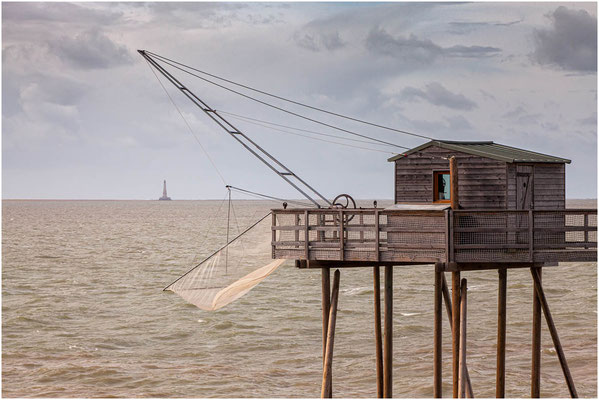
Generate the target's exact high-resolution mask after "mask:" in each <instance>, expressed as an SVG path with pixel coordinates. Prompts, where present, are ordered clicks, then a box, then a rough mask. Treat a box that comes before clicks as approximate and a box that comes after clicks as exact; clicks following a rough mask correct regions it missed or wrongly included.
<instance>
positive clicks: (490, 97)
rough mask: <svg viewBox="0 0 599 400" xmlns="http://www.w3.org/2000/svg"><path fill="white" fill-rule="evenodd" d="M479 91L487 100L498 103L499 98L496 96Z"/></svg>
mask: <svg viewBox="0 0 599 400" xmlns="http://www.w3.org/2000/svg"><path fill="white" fill-rule="evenodd" d="M479 91H480V93H481V94H482V95H483V97H484V98H485V99H490V100H494V101H497V98H496V97H495V96H493V94H491V93H489V92H487V91H486V90H483V89H480V90H479Z"/></svg>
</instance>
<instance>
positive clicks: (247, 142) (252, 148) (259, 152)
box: [138, 50, 333, 208]
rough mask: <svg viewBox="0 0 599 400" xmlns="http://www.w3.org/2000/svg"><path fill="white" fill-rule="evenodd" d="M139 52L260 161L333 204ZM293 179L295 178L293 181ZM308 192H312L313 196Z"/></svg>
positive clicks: (303, 189)
mask: <svg viewBox="0 0 599 400" xmlns="http://www.w3.org/2000/svg"><path fill="white" fill-rule="evenodd" d="M138 53H139V54H141V56H142V57H143V58H145V59H146V61H148V63H149V64H150V66H152V67H154V68H155V69H156V70H157V71H158V72H160V73H161V74H162V75H163V76H164V77H165V78H166V79H167V80H168V81H169V82H170V83H172V84H173V86H175V87H176V88H177V89H179V91H181V93H183V94H184V95H185V96H186V97H187V98H188V99H189V100H191V102H192V103H193V104H195V105H196V106H197V107H199V108H200V109H201V110H202V111H203V112H204V113H205V114H206V115H208V117H210V118H211V119H212V120H213V121H214V122H216V124H217V125H218V126H220V127H221V128H222V129H223V130H225V132H227V133H228V134H229V135H230V136H231V137H233V139H235V140H237V141H238V142H239V143H240V144H241V145H242V146H243V147H245V148H246V149H247V150H248V151H249V152H250V153H252V154H253V155H254V156H256V157H257V158H258V159H259V160H260V161H262V162H263V163H264V164H266V166H267V167H269V168H270V169H271V170H273V171H274V172H275V173H276V174H277V175H279V176H280V177H281V178H283V180H285V181H286V182H287V183H289V184H290V185H291V186H292V187H293V188H295V189H296V190H297V191H298V192H300V193H301V194H302V195H303V196H304V197H306V198H307V199H308V200H310V201H311V202H312V203H314V205H316V207H318V208H320V204H318V202H317V201H316V200H314V198H313V197H319V198H320V199H322V200H324V202H325V203H326V204H328V205H329V206H332V205H333V204H332V203H331V202H330V201H329V200H328V199H327V198H326V197H324V196H323V195H321V194H320V193H319V192H318V191H317V190H316V189H314V188H313V187H312V186H310V185H309V184H308V183H306V182H305V181H304V180H303V179H301V178H300V177H299V176H297V175H296V174H295V173H294V172H292V171H291V170H290V169H289V168H287V167H286V166H285V165H283V163H281V162H280V161H279V160H277V159H276V158H275V157H273V156H272V155H271V154H270V153H268V152H267V151H266V150H265V149H263V148H262V147H260V146H259V145H258V144H257V143H256V142H254V141H253V140H252V139H250V138H249V137H248V136H246V135H245V134H244V133H243V132H242V131H241V130H240V129H238V128H236V127H235V126H234V125H233V124H231V123H230V122H229V121H228V120H227V119H225V118H224V117H223V116H222V115H220V114H219V113H218V112H217V111H216V110H215V109H213V108H211V107H210V106H209V105H208V104H206V103H205V102H204V101H203V100H201V99H200V98H199V97H198V96H197V95H196V94H195V93H193V92H192V91H191V90H189V89H188V88H187V87H186V86H185V85H183V84H182V83H181V82H180V81H179V80H178V79H177V78H175V77H174V76H173V75H172V74H171V73H170V72H168V71H167V70H166V69H164V67H162V66H161V65H160V64H159V63H158V61H157V60H155V59H154V58H153V57H152V56H151V55H150V54H148V52H146V51H145V50H138ZM291 179H294V180H295V182H294V181H292V180H291ZM306 192H311V193H312V196H311V195H309V194H308V193H306Z"/></svg>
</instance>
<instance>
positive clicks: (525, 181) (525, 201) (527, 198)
mask: <svg viewBox="0 0 599 400" xmlns="http://www.w3.org/2000/svg"><path fill="white" fill-rule="evenodd" d="M532 180H533V170H532V166H530V165H518V166H516V208H517V209H518V210H531V209H532V208H533V193H532Z"/></svg>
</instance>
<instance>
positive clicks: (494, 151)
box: [388, 140, 571, 164]
mask: <svg viewBox="0 0 599 400" xmlns="http://www.w3.org/2000/svg"><path fill="white" fill-rule="evenodd" d="M429 146H439V147H441V148H444V149H448V150H455V151H460V152H463V153H468V154H473V155H476V156H480V157H487V158H492V159H495V160H499V161H505V162H508V163H537V162H538V163H559V164H562V163H567V164H570V163H571V161H570V160H568V159H566V158H561V157H555V156H550V155H548V154H541V153H537V152H534V151H530V150H524V149H518V148H516V147H511V146H506V145H503V144H499V143H493V142H490V141H489V142H458V141H450V140H431V141H430V142H428V143H425V144H423V145H421V146H418V147H415V148H413V149H411V150H408V151H406V152H405V153H402V154H398V155H396V156H394V157H391V158H389V160H388V161H395V160H398V159H400V158H402V157H405V156H407V155H409V154H412V153H416V152H418V151H420V150H422V149H425V148H427V147H429Z"/></svg>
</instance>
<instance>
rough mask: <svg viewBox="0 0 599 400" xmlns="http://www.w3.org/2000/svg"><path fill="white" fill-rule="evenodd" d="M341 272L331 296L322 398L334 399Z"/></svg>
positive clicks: (335, 280)
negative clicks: (335, 352)
mask: <svg viewBox="0 0 599 400" xmlns="http://www.w3.org/2000/svg"><path fill="white" fill-rule="evenodd" d="M339 275H340V272H339V270H336V271H335V275H334V276H333V293H332V295H331V306H330V309H329V326H328V331H327V347H326V351H325V357H324V368H323V372H322V389H321V391H320V397H321V398H323V399H325V398H332V397H333V385H332V383H333V376H332V372H333V346H334V344H335V322H336V320H337V302H338V299H339Z"/></svg>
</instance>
